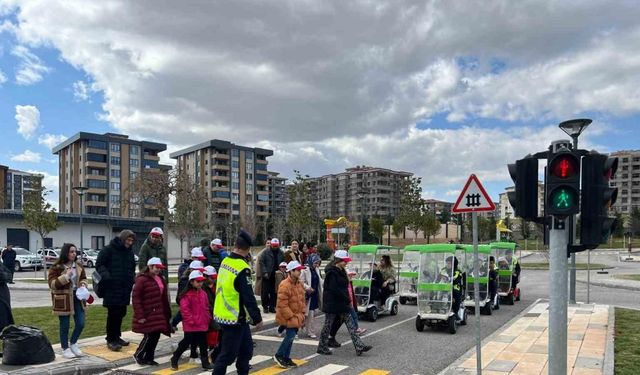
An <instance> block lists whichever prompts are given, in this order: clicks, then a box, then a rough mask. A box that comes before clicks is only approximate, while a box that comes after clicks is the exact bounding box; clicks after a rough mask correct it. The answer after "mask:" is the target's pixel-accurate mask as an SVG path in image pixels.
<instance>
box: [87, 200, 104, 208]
mask: <svg viewBox="0 0 640 375" xmlns="http://www.w3.org/2000/svg"><path fill="white" fill-rule="evenodd" d="M84 205H85V206H87V207H91V206H93V207H107V201H85V202H84Z"/></svg>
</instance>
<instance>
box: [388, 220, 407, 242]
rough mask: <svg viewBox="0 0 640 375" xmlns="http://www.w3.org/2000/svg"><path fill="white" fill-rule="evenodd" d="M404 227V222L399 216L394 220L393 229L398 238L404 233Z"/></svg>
mask: <svg viewBox="0 0 640 375" xmlns="http://www.w3.org/2000/svg"><path fill="white" fill-rule="evenodd" d="M404 227H405V226H404V222H402V220H401V218H400V217H399V216H398V217H396V218H395V219H394V220H393V224H391V231H392V232H393V235H394V236H395V237H396V238H399V237H400V235H401V234H403V233H404Z"/></svg>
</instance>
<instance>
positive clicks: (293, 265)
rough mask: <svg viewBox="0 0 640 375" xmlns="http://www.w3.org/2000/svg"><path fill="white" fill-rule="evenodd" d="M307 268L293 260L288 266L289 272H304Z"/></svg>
mask: <svg viewBox="0 0 640 375" xmlns="http://www.w3.org/2000/svg"><path fill="white" fill-rule="evenodd" d="M305 268H307V267H305V266H303V265H301V264H300V262H298V261H297V260H292V261H291V262H289V264H287V272H291V271H293V270H303V269H305Z"/></svg>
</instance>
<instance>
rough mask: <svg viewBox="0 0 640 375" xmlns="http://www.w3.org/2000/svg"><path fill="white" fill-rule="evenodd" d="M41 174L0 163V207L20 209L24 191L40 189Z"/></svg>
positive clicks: (22, 203) (22, 204)
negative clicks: (10, 167)
mask: <svg viewBox="0 0 640 375" xmlns="http://www.w3.org/2000/svg"><path fill="white" fill-rule="evenodd" d="M42 177H43V176H42V175H40V174H36V173H29V172H23V171H18V170H15V169H9V167H7V166H4V165H0V208H2V209H7V210H22V208H23V206H24V201H25V193H29V192H30V191H35V190H38V189H40V187H41V186H42Z"/></svg>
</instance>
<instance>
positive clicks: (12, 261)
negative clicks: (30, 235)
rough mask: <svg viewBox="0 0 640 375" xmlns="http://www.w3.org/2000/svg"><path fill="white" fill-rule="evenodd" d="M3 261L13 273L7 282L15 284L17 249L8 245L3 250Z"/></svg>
mask: <svg viewBox="0 0 640 375" xmlns="http://www.w3.org/2000/svg"><path fill="white" fill-rule="evenodd" d="M2 263H3V264H4V266H5V267H7V270H8V271H9V273H10V274H11V278H10V279H9V281H8V282H7V284H13V273H14V272H15V270H16V251H15V250H13V247H11V245H7V248H6V249H4V251H2Z"/></svg>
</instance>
